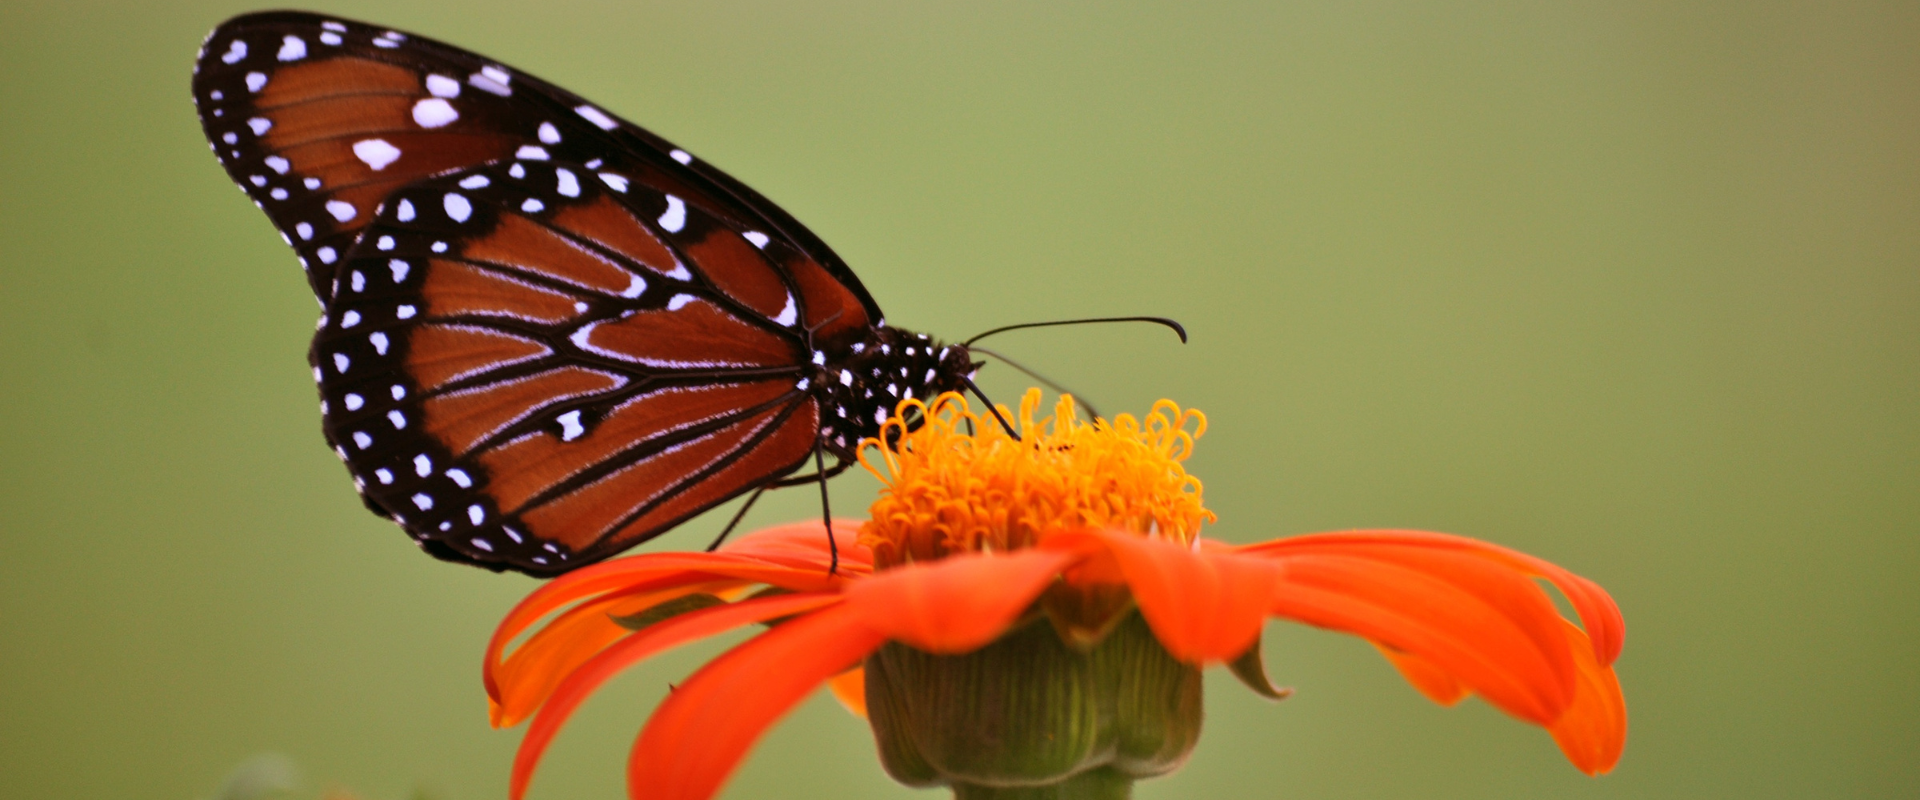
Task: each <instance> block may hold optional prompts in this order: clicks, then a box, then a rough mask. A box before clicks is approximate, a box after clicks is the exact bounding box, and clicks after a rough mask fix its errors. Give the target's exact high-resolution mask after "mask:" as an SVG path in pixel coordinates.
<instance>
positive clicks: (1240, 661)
mask: <svg viewBox="0 0 1920 800" xmlns="http://www.w3.org/2000/svg"><path fill="white" fill-rule="evenodd" d="M1227 669H1230V670H1232V671H1233V677H1236V678H1239V679H1240V682H1241V683H1244V684H1246V685H1247V688H1249V689H1252V690H1253V692H1254V694H1258V695H1260V696H1261V697H1264V698H1267V699H1268V700H1285V699H1287V698H1289V697H1292V696H1293V688H1292V687H1290V686H1289V687H1281V686H1275V685H1273V681H1272V680H1269V679H1268V678H1267V666H1266V663H1265V662H1264V661H1262V660H1261V657H1260V638H1259V637H1257V636H1256V637H1254V640H1253V644H1252V645H1249V646H1248V647H1247V650H1246V652H1244V653H1241V654H1240V655H1239V657H1237V658H1235V659H1234V660H1232V661H1230V662H1227Z"/></svg>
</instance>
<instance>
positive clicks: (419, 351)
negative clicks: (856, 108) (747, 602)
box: [194, 12, 978, 575]
mask: <svg viewBox="0 0 1920 800" xmlns="http://www.w3.org/2000/svg"><path fill="white" fill-rule="evenodd" d="M194 98H195V102H196V105H197V106H198V108H199V110H200V114H201V121H202V124H203V127H204V129H205V132H206V134H207V139H208V142H209V143H210V144H211V145H212V147H213V150H214V152H215V155H216V156H218V157H219V159H220V161H221V163H222V165H223V166H225V167H226V168H227V170H228V173H229V174H230V175H231V176H232V177H233V178H234V180H235V182H236V183H237V184H239V186H240V188H241V189H242V190H243V191H245V192H246V193H247V194H248V195H249V197H251V198H252V199H253V200H254V201H255V202H256V204H258V205H259V206H260V207H261V208H262V209H263V210H264V211H266V213H267V214H268V216H269V218H270V219H271V220H272V221H273V222H274V223H275V225H276V227H278V228H279V229H280V231H281V233H282V235H283V237H285V238H286V240H287V242H288V243H289V244H290V245H291V246H293V248H294V250H295V252H296V253H297V254H298V255H299V257H300V261H301V264H302V266H303V267H304V268H305V269H306V271H307V277H308V283H309V285H310V286H311V288H312V289H313V290H314V293H315V297H316V299H318V300H319V301H320V305H321V308H322V318H321V324H320V326H319V328H318V330H317V331H316V333H315V336H314V340H313V347H312V349H311V351H310V361H311V362H312V366H313V370H314V377H315V380H316V382H317V383H318V385H319V389H320V394H321V409H322V413H323V426H322V427H323V430H324V432H325V433H326V436H327V439H328V441H329V443H330V444H332V445H333V447H334V449H335V451H336V453H337V454H338V455H339V456H340V457H341V459H342V460H343V461H344V462H345V463H346V465H347V467H348V470H349V472H350V473H351V474H352V475H353V478H354V481H355V484H356V486H358V487H359V489H360V491H361V493H362V496H363V497H364V498H365V499H366V502H367V505H368V506H369V508H372V509H373V510H374V511H375V512H376V513H380V514H382V515H383V516H387V517H389V518H391V519H393V520H394V521H395V522H397V523H399V524H400V525H401V526H402V527H403V528H404V529H406V530H407V531H408V533H409V534H410V535H411V536H412V537H413V538H414V540H415V541H416V542H417V543H418V544H420V546H421V547H423V548H424V549H426V550H427V551H428V552H430V553H433V554H434V555H436V556H439V557H441V558H446V559H449V560H455V561H462V562H466V563H472V564H476V565H479V566H484V567H488V568H492V569H513V570H518V571H522V572H527V573H529V574H534V575H552V574H557V573H559V572H563V571H565V570H567V569H571V568H574V567H577V566H581V565H584V564H586V563H591V562H593V561H595V560H598V559H601V558H604V557H606V556H609V555H612V554H614V553H617V552H619V551H621V550H624V549H626V548H627V547H631V546H633V545H634V544H637V543H639V542H642V541H645V540H646V539H649V538H651V537H653V536H656V535H658V534H660V533H661V532H664V531H666V530H668V529H670V528H672V527H673V526H675V525H677V524H679V523H680V522H682V521H684V520H686V519H688V518H690V517H692V516H694V515H696V514H698V513H700V512H702V511H704V510H706V509H708V508H711V507H713V506H714V505H717V504H719V503H722V502H725V501H726V500H728V499H730V498H733V497H735V496H738V495H740V494H742V493H744V492H747V491H751V490H753V489H755V488H760V487H763V486H767V485H770V484H772V483H775V482H778V481H780V480H781V479H783V478H786V477H787V476H789V475H790V474H792V473H794V472H795V471H796V470H798V469H800V468H801V467H802V466H803V465H805V464H807V462H809V461H813V462H815V463H819V462H820V461H821V459H822V456H823V455H832V456H833V457H834V458H835V459H836V460H837V461H838V462H840V463H841V464H844V463H846V462H848V461H851V460H853V459H854V457H855V450H856V449H857V447H858V443H859V441H860V440H861V439H862V438H865V437H869V436H873V435H875V434H877V433H878V432H879V430H880V429H881V425H882V423H883V422H884V421H885V420H886V419H887V416H888V415H889V414H891V413H892V412H893V409H894V408H895V406H896V404H897V403H898V402H899V401H900V400H902V399H905V398H909V397H917V398H930V397H932V396H935V395H937V394H938V393H940V392H943V391H955V390H959V389H961V388H963V387H964V386H966V385H967V381H968V378H969V376H970V375H971V374H972V373H973V371H974V370H975V369H977V366H978V365H977V364H975V363H974V362H973V361H972V360H971V358H970V357H969V354H968V351H967V349H966V348H965V347H964V346H962V345H941V344H939V343H937V342H935V341H933V340H931V339H929V338H928V337H926V336H924V335H921V334H917V333H912V332H909V331H904V330H901V329H898V328H893V327H890V326H888V325H887V324H886V323H885V321H884V319H883V318H882V317H881V314H880V311H879V308H878V306H877V304H875V303H874V301H873V299H872V298H871V297H870V296H869V295H868V294H867V292H866V290H865V289H864V288H863V287H862V286H861V285H860V282H859V280H858V278H856V277H855V276H854V275H853V273H852V272H851V271H850V270H848V269H847V267H846V266H845V265H844V264H843V263H842V262H841V261H840V259H839V258H838V257H837V256H836V255H834V254H833V252H832V251H831V250H830V249H828V248H827V247H826V245H825V244H824V243H822V242H820V240H819V239H818V238H816V237H815V236H813V234H811V233H810V232H808V231H807V230H806V229H805V228H804V227H802V226H801V225H800V224H799V223H798V222H797V221H795V220H794V219H793V218H792V217H791V216H789V215H787V214H786V213H785V212H784V211H782V210H780V209H779V208H778V207H777V206H774V205H773V204H772V203H771V202H768V201H767V200H765V198H762V197H760V196H759V195H758V194H757V193H755V192H753V190H751V189H749V188H747V187H746V186H744V185H742V184H740V183H739V182H738V181H735V180H734V179H732V178H730V177H728V176H727V175H725V174H724V173H722V172H720V171H719V170H717V169H714V168H712V167H711V166H709V165H707V164H705V163H704V162H701V161H698V160H696V159H694V158H693V157H692V156H691V155H689V154H688V153H686V152H685V151H683V150H680V149H679V148H676V147H674V146H673V145H671V144H670V143H668V142H666V141H665V140H662V139H660V138H659V137H657V136H654V135H653V134H651V133H649V132H647V131H645V130H643V129H640V128H638V127H637V126H634V125H632V124H631V123H626V122H623V121H621V120H619V119H617V118H615V117H613V116H611V115H610V114H608V113H606V112H604V111H601V110H599V108H598V107H596V106H594V105H592V104H590V103H587V102H586V101H584V100H582V99H581V98H579V97H577V96H575V95H572V94H571V93H568V92H566V91H565V90H563V89H560V88H558V87H555V86H553V85H551V84H548V83H545V82H543V81H540V80H539V79H537V78H532V77H530V76H527V75H525V74H523V73H519V72H517V71H515V70H512V69H510V68H508V67H505V66H503V65H500V64H498V63H497V62H493V61H490V60H487V59H484V58H482V57H480V56H476V55H474V54H471V53H467V52H465V51H462V50H459V49H458V48H453V47H451V46H449V45H444V44H441V43H438V42H434V41H432V40H429V39H425V38H422V37H416V36H411V35H408V34H402V33H398V32H394V31H390V30H387V29H384V28H378V27H374V26H368V25H363V24H360V23H353V22H347V21H342V20H337V19H334V18H330V17H323V16H318V15H312V14H304V13H298V12H268V13H262V14H252V15H246V16H242V17H238V18H235V19H233V20H230V21H228V22H227V23H224V24H222V25H221V26H220V27H219V28H216V29H215V30H214V32H213V33H212V34H211V35H210V36H209V37H208V41H207V44H206V46H205V47H204V48H203V51H202V54H201V57H200V59H199V62H198V64H197V66H196V70H195V79H194Z"/></svg>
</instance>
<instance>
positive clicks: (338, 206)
mask: <svg viewBox="0 0 1920 800" xmlns="http://www.w3.org/2000/svg"><path fill="white" fill-rule="evenodd" d="M327 213H329V214H332V215H333V218H334V219H337V220H339V221H341V222H346V221H348V220H351V219H353V218H354V215H356V214H359V213H360V212H359V210H357V209H355V208H354V207H353V204H352V203H349V202H347V201H345V200H328V201H327Z"/></svg>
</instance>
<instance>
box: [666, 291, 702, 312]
mask: <svg viewBox="0 0 1920 800" xmlns="http://www.w3.org/2000/svg"><path fill="white" fill-rule="evenodd" d="M698 299H700V298H697V297H694V296H693V295H690V294H676V295H674V296H673V297H671V298H668V299H667V310H668V311H679V310H680V309H682V308H686V307H687V304H688V303H691V302H693V301H695V300H698Z"/></svg>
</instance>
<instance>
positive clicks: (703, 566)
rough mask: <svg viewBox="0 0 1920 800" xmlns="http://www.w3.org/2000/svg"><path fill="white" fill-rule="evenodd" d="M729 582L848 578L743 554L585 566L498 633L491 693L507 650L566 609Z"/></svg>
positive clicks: (548, 587) (528, 600)
mask: <svg viewBox="0 0 1920 800" xmlns="http://www.w3.org/2000/svg"><path fill="white" fill-rule="evenodd" d="M727 579H732V580H736V581H741V582H746V583H765V584H770V585H774V586H779V587H781V588H784V589H791V590H793V591H800V592H812V591H823V590H831V589H835V588H838V587H839V586H840V585H841V584H844V583H846V581H847V580H848V576H846V575H828V574H827V572H826V569H825V567H824V566H822V567H820V568H814V567H793V566H786V565H783V564H776V563H772V562H769V561H765V560H762V559H758V558H754V557H751V556H745V555H740V554H737V553H647V554H644V555H637V556H629V557H627V558H620V559H614V560H612V561H604V562H601V563H599V564H594V565H592V566H588V567H582V568H580V569H578V570H575V571H573V572H569V573H567V574H565V575H562V576H561V577H559V578H555V579H553V580H552V581H549V582H547V583H546V584H544V585H542V586H541V587H540V588H538V589H535V590H534V591H533V593H532V594H529V595H527V596H526V597H525V598H524V599H522V600H521V601H520V603H519V605H516V606H514V607H513V610H511V611H509V612H507V616H506V617H505V618H504V619H502V620H501V621H500V625H499V627H497V628H495V629H494V631H493V638H492V639H491V640H490V641H488V642H487V653H486V662H485V665H484V667H483V669H482V677H483V679H484V681H485V682H486V687H487V694H488V695H489V696H491V697H494V698H498V697H500V691H499V685H498V683H497V682H496V679H495V675H494V671H495V670H496V669H497V668H498V665H499V664H500V663H501V661H502V654H503V653H505V651H506V649H507V646H508V645H509V644H511V643H512V642H513V640H514V639H516V638H518V637H519V636H520V634H522V633H524V632H526V630H527V629H528V628H530V627H532V626H533V625H534V624H536V623H538V622H539V621H540V620H541V619H543V618H545V617H546V616H547V615H548V614H551V613H553V612H554V611H557V610H559V609H560V608H562V607H565V606H567V605H570V604H572V603H575V602H578V601H580V600H584V599H586V598H589V597H594V596H596V595H606V594H614V593H627V594H638V593H641V592H647V591H663V590H667V589H673V588H676V587H680V586H686V585H690V584H697V583H707V582H711V581H717V580H727Z"/></svg>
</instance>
